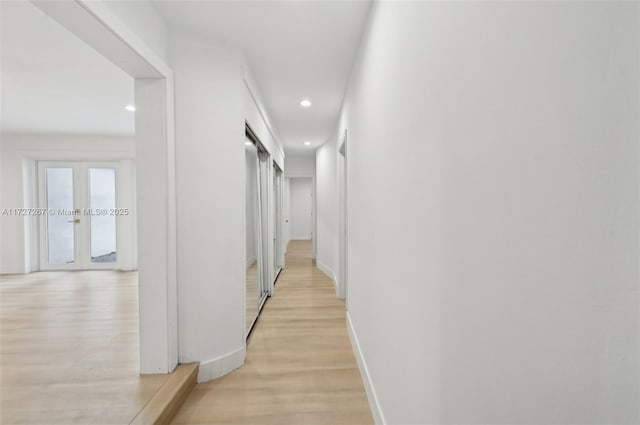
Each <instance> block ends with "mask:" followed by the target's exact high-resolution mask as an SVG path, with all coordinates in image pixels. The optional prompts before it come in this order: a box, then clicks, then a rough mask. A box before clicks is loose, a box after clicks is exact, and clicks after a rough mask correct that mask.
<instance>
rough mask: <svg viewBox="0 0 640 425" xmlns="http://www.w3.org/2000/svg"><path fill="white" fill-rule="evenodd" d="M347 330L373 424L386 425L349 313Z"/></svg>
mask: <svg viewBox="0 0 640 425" xmlns="http://www.w3.org/2000/svg"><path fill="white" fill-rule="evenodd" d="M347 330H348V331H349V339H351V346H352V347H353V352H354V354H355V356H356V361H357V362H358V369H360V376H362V383H363V384H364V390H365V392H366V393H367V400H369V408H370V409H371V416H373V422H374V423H375V424H376V425H385V424H386V423H387V421H386V420H385V419H384V414H383V413H382V407H381V406H380V402H379V401H378V396H377V395H376V390H375V388H374V386H373V381H371V375H369V369H367V363H366V362H365V361H364V357H363V355H362V351H361V350H360V343H359V342H358V337H357V336H356V331H355V329H354V328H353V323H351V316H349V312H347Z"/></svg>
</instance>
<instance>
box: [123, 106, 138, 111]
mask: <svg viewBox="0 0 640 425" xmlns="http://www.w3.org/2000/svg"><path fill="white" fill-rule="evenodd" d="M124 109H126V110H127V111H129V112H135V111H136V107H135V106H133V105H127V106H125V107H124Z"/></svg>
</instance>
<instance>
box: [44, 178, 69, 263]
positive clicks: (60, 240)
mask: <svg viewBox="0 0 640 425" xmlns="http://www.w3.org/2000/svg"><path fill="white" fill-rule="evenodd" d="M45 170H46V171H45V185H46V188H45V193H46V203H47V208H48V210H49V211H48V214H47V254H48V255H47V258H48V262H49V264H72V263H75V261H76V255H75V222H74V215H73V211H74V185H73V168H70V167H69V168H46V169H45Z"/></svg>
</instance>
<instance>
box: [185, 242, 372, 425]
mask: <svg viewBox="0 0 640 425" xmlns="http://www.w3.org/2000/svg"><path fill="white" fill-rule="evenodd" d="M371 422H372V418H371V414H370V412H369V406H368V403H367V399H366V395H365V392H364V388H363V386H362V380H361V378H360V372H359V371H358V368H357V365H356V361H355V358H354V356H353V350H352V348H351V344H350V341H349V337H348V334H347V329H346V325H345V305H344V301H342V300H339V299H337V298H336V296H335V289H334V288H333V285H332V283H331V280H330V279H329V278H328V277H327V276H325V275H324V274H323V273H322V272H321V271H320V270H318V269H317V268H316V267H315V266H314V265H313V263H312V260H311V241H291V242H290V243H289V249H288V251H287V255H286V268H285V270H283V271H282V273H281V275H280V277H279V279H278V281H277V283H276V286H275V293H274V296H273V297H272V298H271V299H269V300H268V301H267V303H266V304H265V307H264V310H263V312H262V314H261V316H260V318H259V320H258V322H257V324H256V327H255V329H254V331H253V333H252V334H251V336H250V338H249V341H248V343H247V359H246V363H245V365H244V366H242V367H241V368H240V369H238V370H236V371H234V372H232V373H231V374H229V375H227V376H225V377H223V378H220V379H216V380H213V381H209V382H206V383H203V384H198V385H197V386H196V387H195V388H194V390H193V392H192V393H191V394H190V396H189V398H188V399H187V401H186V402H185V404H184V406H183V407H182V409H181V410H180V412H179V413H178V415H177V416H176V418H175V419H174V423H176V424H204V423H220V424H222V423H224V424H258V423H259V424H300V423H305V424H350V425H356V424H357V425H360V424H369V423H371Z"/></svg>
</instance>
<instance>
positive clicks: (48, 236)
mask: <svg viewBox="0 0 640 425" xmlns="http://www.w3.org/2000/svg"><path fill="white" fill-rule="evenodd" d="M117 176H118V162H78V161H75V162H62V161H46V162H45V161H41V162H39V163H38V179H39V190H38V193H39V203H40V211H41V215H40V236H39V240H40V270H88V269H117V268H119V263H118V240H117V226H118V224H117V222H118V220H117V217H118V216H119V215H126V214H127V213H128V211H125V210H123V211H120V210H119V209H118V205H117V203H116V200H117V186H118V185H117V181H118V179H117Z"/></svg>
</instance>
